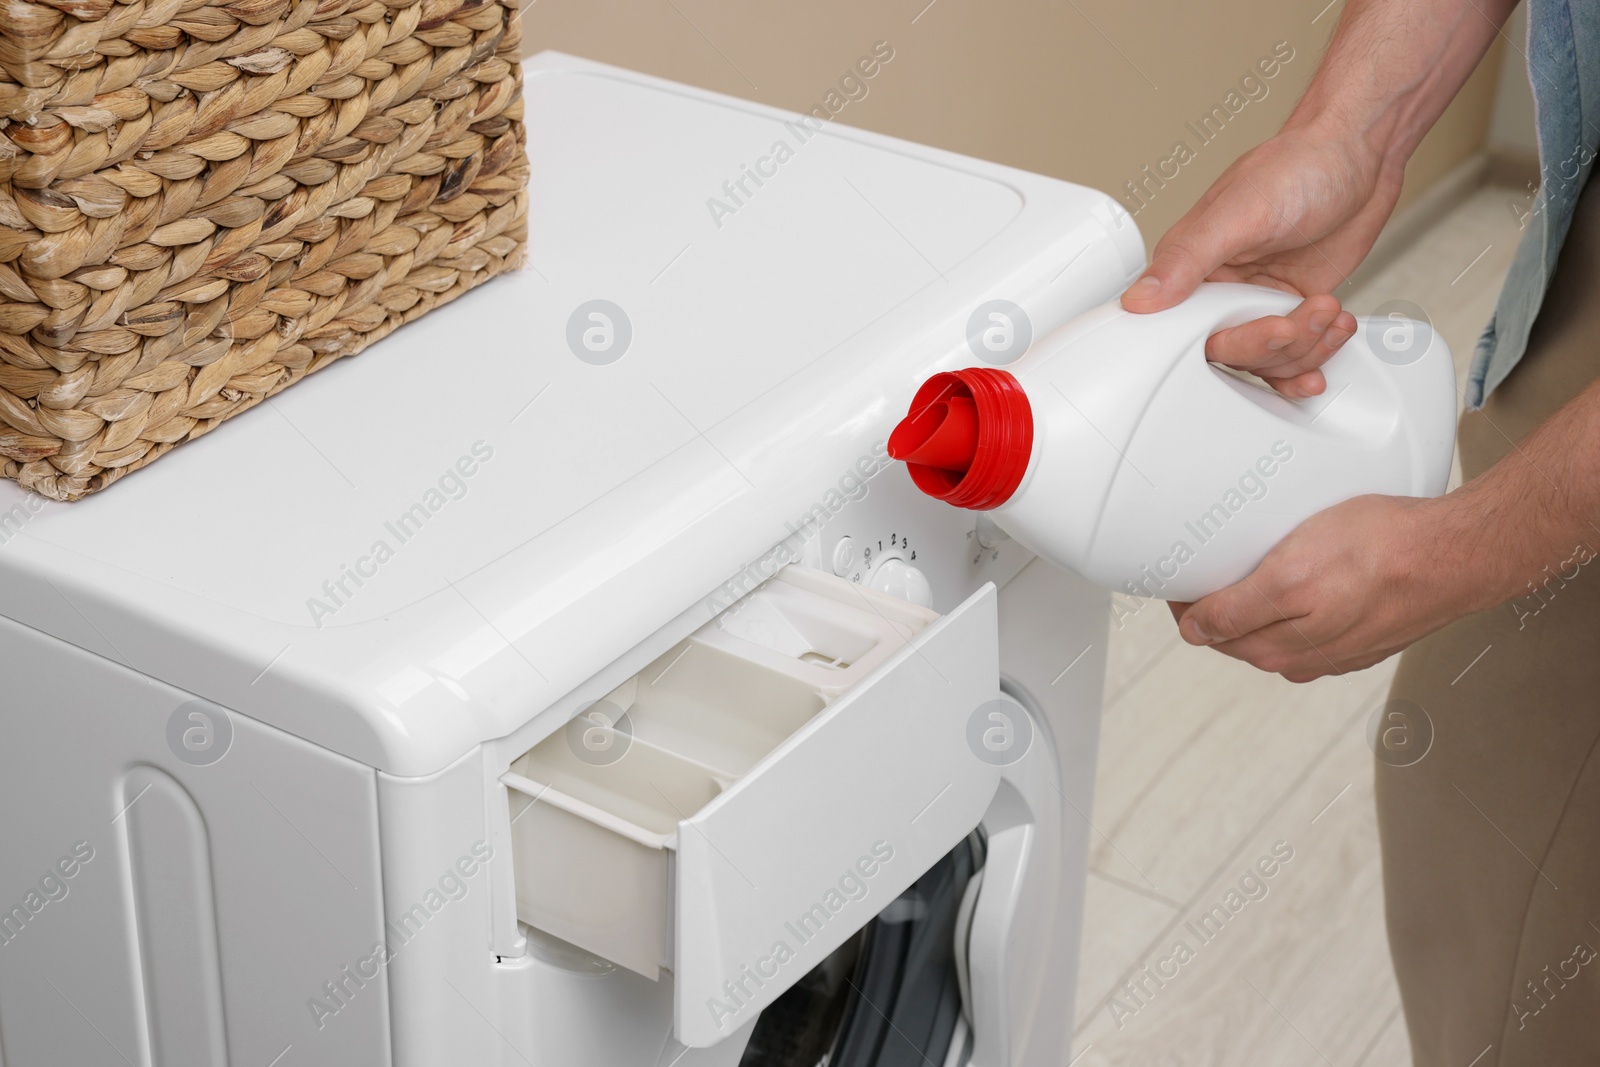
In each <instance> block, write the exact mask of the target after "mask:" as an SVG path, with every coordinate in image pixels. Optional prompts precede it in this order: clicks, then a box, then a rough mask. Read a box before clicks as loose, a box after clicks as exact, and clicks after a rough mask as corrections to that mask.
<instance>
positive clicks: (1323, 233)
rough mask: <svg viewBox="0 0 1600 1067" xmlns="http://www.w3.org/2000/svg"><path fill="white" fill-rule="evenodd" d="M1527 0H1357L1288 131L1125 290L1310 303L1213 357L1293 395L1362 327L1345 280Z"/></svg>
mask: <svg viewBox="0 0 1600 1067" xmlns="http://www.w3.org/2000/svg"><path fill="white" fill-rule="evenodd" d="M1515 2H1516V0H1346V3H1345V6H1344V12H1343V13H1342V14H1341V16H1340V18H1339V28H1338V30H1337V31H1336V32H1335V33H1334V36H1333V39H1332V40H1331V41H1330V42H1329V44H1328V49H1327V52H1326V53H1325V54H1324V55H1323V58H1322V62H1321V64H1320V65H1319V66H1318V68H1317V73H1316V76H1315V77H1313V78H1312V80H1311V85H1310V86H1309V87H1308V88H1307V89H1306V92H1305V95H1304V96H1303V97H1301V99H1300V102H1299V104H1297V105H1296V106H1295V109H1294V113H1293V114H1291V115H1290V116H1289V120H1288V122H1286V123H1285V124H1284V127H1283V130H1282V132H1280V133H1279V134H1278V135H1277V136H1276V137H1274V138H1272V139H1271V140H1270V141H1267V142H1266V143H1265V144H1263V145H1261V146H1260V147H1258V148H1256V149H1255V150H1253V151H1251V152H1249V153H1247V154H1245V155H1244V156H1241V157H1240V158H1239V159H1238V160H1237V161H1236V162H1235V163H1234V164H1233V165H1232V166H1231V167H1229V168H1228V169H1227V170H1226V171H1224V172H1223V173H1222V176H1221V177H1220V178H1218V179H1217V181H1216V183H1215V184H1213V185H1212V186H1211V188H1210V189H1209V190H1208V191H1207V192H1206V194H1205V195H1204V196H1203V197H1201V198H1200V201H1199V203H1197V204H1195V206H1194V207H1193V208H1192V209H1190V211H1189V213H1188V214H1186V215H1184V217H1183V218H1182V219H1180V220H1179V221H1178V223H1177V225H1175V226H1173V227H1172V229H1171V230H1169V231H1168V232H1167V234H1166V235H1165V236H1163V237H1162V239H1161V241H1160V243H1159V244H1157V245H1156V248H1155V255H1154V258H1153V259H1152V261H1151V264H1150V268H1149V269H1148V270H1146V271H1145V273H1144V274H1142V275H1141V276H1140V277H1139V279H1138V280H1137V281H1135V282H1134V283H1133V285H1132V286H1130V287H1129V288H1128V291H1127V292H1126V293H1124V294H1123V295H1122V306H1123V307H1124V308H1126V309H1127V310H1129V311H1132V312H1136V313H1140V314H1144V313H1148V312H1152V311H1161V310H1163V309H1165V308H1169V307H1171V306H1173V305H1174V304H1177V303H1178V302H1180V301H1182V300H1183V299H1184V298H1186V297H1187V296H1188V295H1189V294H1190V293H1192V292H1194V289H1195V286H1196V285H1198V284H1199V283H1200V282H1202V281H1205V280H1207V279H1210V280H1212V281H1231V282H1254V283H1256V284H1258V285H1269V286H1272V287H1274V288H1278V289H1283V290H1286V291H1288V292H1291V293H1294V294H1295V295H1297V296H1303V297H1305V298H1306V299H1305V301H1304V302H1303V303H1302V304H1301V305H1300V306H1299V307H1298V308H1296V309H1295V310H1294V311H1292V312H1290V313H1289V314H1288V315H1283V316H1273V317H1270V318H1265V319H1258V320H1256V321H1255V322H1249V323H1245V324H1244V325H1242V326H1237V327H1234V328H1233V329H1229V330H1223V331H1221V332H1219V333H1217V334H1216V335H1215V336H1213V337H1212V338H1211V339H1210V340H1209V341H1208V342H1207V343H1206V357H1207V358H1208V359H1210V360H1212V361H1213V362H1215V363H1222V364H1226V365H1227V366H1230V367H1237V368H1239V369H1240V370H1247V371H1250V372H1252V373H1254V374H1256V375H1259V376H1260V377H1261V378H1262V379H1264V380H1265V381H1266V382H1267V383H1268V384H1269V385H1271V386H1272V387H1273V388H1274V389H1276V390H1278V392H1280V393H1282V394H1284V395H1285V396H1290V397H1306V396H1313V395H1315V394H1317V393H1320V392H1322V391H1323V390H1324V389H1325V388H1327V382H1326V381H1325V380H1324V378H1323V376H1322V372H1321V371H1319V370H1318V369H1317V368H1318V367H1320V366H1321V365H1322V364H1323V363H1325V362H1327V360H1328V358H1329V357H1330V356H1332V355H1333V353H1334V352H1336V351H1337V350H1338V349H1339V347H1340V346H1341V345H1342V344H1344V342H1345V341H1347V340H1349V338H1350V336H1351V335H1352V334H1353V333H1355V330H1356V322H1355V318H1354V317H1353V316H1351V315H1350V314H1349V313H1347V312H1345V311H1343V310H1341V308H1340V306H1339V301H1338V299H1336V298H1335V297H1334V296H1333V290H1334V288H1335V287H1336V286H1338V285H1339V284H1340V283H1341V282H1343V281H1344V280H1345V279H1346V278H1347V277H1348V276H1349V274H1350V272H1351V271H1352V270H1354V269H1355V268H1356V266H1357V265H1358V264H1359V263H1360V262H1361V261H1362V260H1363V259H1365V258H1366V255H1367V253H1368V252H1370V251H1371V250H1372V244H1373V242H1374V241H1375V240H1377V237H1378V233H1379V231H1380V230H1382V229H1383V224H1384V223H1385V222H1386V221H1387V220H1388V218H1389V214H1390V213H1391V212H1392V211H1393V210H1394V205H1395V201H1396V200H1397V199H1398V197H1399V195H1400V185H1401V179H1402V177H1403V176H1404V172H1405V164H1406V161H1407V160H1408V159H1410V158H1411V153H1412V152H1413V151H1415V149H1416V147H1417V144H1418V142H1420V141H1421V140H1422V136H1423V134H1425V133H1427V131H1428V128H1429V127H1430V126H1432V125H1433V124H1434V122H1435V121H1436V120H1437V119H1438V118H1439V116H1440V114H1442V113H1443V111H1444V109H1445V106H1446V105H1448V104H1449V103H1450V100H1451V99H1452V98H1453V97H1454V96H1455V94H1456V92H1457V91H1458V90H1459V89H1460V88H1461V86H1462V84H1463V83H1465V82H1466V80H1467V77H1468V75H1470V74H1471V73H1472V71H1473V68H1474V67H1476V66H1477V64H1478V60H1479V59H1481V58H1482V57H1483V54H1484V52H1485V51H1487V50H1488V47H1489V45H1490V44H1491V43H1492V42H1493V41H1494V39H1495V35H1496V34H1497V33H1498V32H1499V28H1500V24H1501V23H1503V22H1504V21H1505V20H1506V17H1507V16H1508V15H1509V14H1510V13H1511V9H1512V7H1514V6H1515Z"/></svg>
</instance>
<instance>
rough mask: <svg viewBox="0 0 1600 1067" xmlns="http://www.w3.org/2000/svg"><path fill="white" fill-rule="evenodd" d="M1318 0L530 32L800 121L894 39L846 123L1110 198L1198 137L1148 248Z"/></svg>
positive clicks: (556, 10)
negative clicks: (1207, 130) (1205, 120)
mask: <svg viewBox="0 0 1600 1067" xmlns="http://www.w3.org/2000/svg"><path fill="white" fill-rule="evenodd" d="M1324 2H1325V0H1295V2H1291V3H1284V2H1282V0H1221V2H1217V3H1195V2H1186V0H1145V2H1144V3H1139V4H1128V3H1119V2H1116V0H934V3H933V4H932V5H931V6H927V7H924V5H925V4H926V3H927V0H811V2H808V3H795V2H792V0H536V2H534V3H531V4H530V5H529V6H528V7H527V8H526V9H525V14H524V20H525V22H524V35H525V38H526V40H527V47H528V50H529V51H530V52H532V51H538V50H540V49H543V48H555V49H559V50H561V51H564V52H570V53H573V54H576V55H581V56H586V57H589V58H591V59H597V60H601V61H603V62H607V63H614V64H617V65H619V66H623V67H630V68H633V69H635V70H641V71H645V72H648V73H651V74H656V75H660V76H662V77H665V78H672V79H674V80H677V81H682V82H688V83H690V84H693V85H699V86H703V87H705V88H708V89H714V90H717V91H719V92H724V93H729V94H732V95H735V96H741V97H747V98H750V99H754V100H759V101H762V102H763V103H768V104H775V105H777V106H779V107H784V108H791V109H794V110H800V111H806V110H810V109H811V108H812V107H814V106H816V105H818V104H821V103H822V102H823V101H824V98H825V97H826V95H827V94H828V92H829V91H830V90H833V89H836V88H837V84H838V81H839V79H840V78H841V76H843V75H844V74H846V73H847V72H848V71H849V70H850V69H851V67H852V66H853V65H854V64H855V63H856V62H857V60H858V59H860V58H861V57H863V56H866V55H868V54H869V53H870V52H871V51H872V48H873V45H874V44H875V43H876V42H878V41H886V42H888V45H889V46H890V47H892V48H893V51H894V57H893V59H891V60H890V61H889V62H888V63H887V64H884V65H883V66H882V68H881V69H880V70H879V71H878V72H877V74H876V76H875V77H873V78H872V79H871V80H870V81H868V82H867V83H866V88H867V95H866V96H865V97H863V98H861V99H859V100H856V101H852V102H849V103H847V104H846V105H845V106H844V108H843V110H842V111H840V112H839V114H838V121H840V122H845V123H849V124H851V125H855V126H861V127H864V128H867V129H872V130H878V131H881V132H883V133H889V134H893V135H895V136H897V137H904V138H908V139H910V140H913V141H921V142H924V143H927V144H932V145H937V146H939V147H942V148H948V149H953V150H955V151H957V152H963V153H967V154H969V155H974V156H980V157H983V158H985V159H992V160H997V161H999V162H1002V163H1008V164H1011V165H1012V166H1017V167H1022V168H1025V169H1027V170H1032V171H1038V172H1041V173H1044V174H1050V175H1054V176H1056V177H1060V178H1066V179H1069V180H1071V181H1075V182H1081V183H1083V184H1085V185H1091V186H1095V187H1097V188H1100V189H1104V190H1106V191H1108V192H1112V193H1115V194H1121V193H1122V192H1123V189H1124V186H1123V183H1124V182H1127V181H1133V180H1138V179H1141V178H1142V174H1141V168H1142V167H1143V166H1145V165H1149V166H1151V167H1152V168H1154V167H1155V166H1156V165H1157V164H1158V162H1159V161H1160V160H1162V159H1164V158H1169V157H1171V156H1172V155H1173V150H1174V146H1175V144H1176V143H1177V142H1178V141H1180V140H1181V141H1184V142H1186V143H1187V145H1188V146H1189V149H1190V151H1191V152H1192V153H1193V156H1192V158H1191V159H1189V160H1188V161H1187V162H1184V163H1182V164H1181V165H1179V166H1178V167H1177V175H1176V177H1174V178H1172V179H1171V180H1168V181H1167V182H1166V185H1165V187H1164V188H1159V189H1158V188H1157V187H1156V186H1155V184H1154V183H1153V182H1150V183H1147V185H1146V188H1147V189H1148V190H1151V192H1150V193H1149V194H1147V199H1148V204H1147V206H1146V207H1144V208H1143V209H1142V210H1141V211H1140V213H1139V216H1138V221H1139V225H1140V228H1141V229H1142V230H1143V232H1144V235H1145V240H1146V242H1147V243H1153V242H1154V241H1155V239H1156V238H1157V237H1159V236H1160V234H1161V232H1162V231H1163V230H1164V229H1165V228H1166V227H1167V226H1168V225H1170V224H1171V223H1172V222H1173V221H1174V220H1176V219H1177V218H1178V217H1179V216H1180V215H1182V213H1183V212H1184V211H1185V210H1186V209H1187V208H1188V206H1189V205H1190V204H1191V203H1193V202H1194V200H1195V199H1196V198H1197V197H1199V195H1200V194H1201V193H1202V192H1203V191H1204V190H1205V188H1206V186H1207V184H1209V182H1210V181H1211V180H1212V179H1213V178H1215V177H1216V175H1217V174H1219V173H1220V172H1221V171H1222V170H1223V168H1224V167H1226V166H1227V165H1228V163H1229V162H1231V161H1232V160H1233V159H1234V158H1235V157H1236V156H1238V155H1239V154H1240V153H1241V152H1243V151H1244V150H1245V149H1247V148H1249V147H1250V146H1251V145H1253V144H1255V143H1256V142H1258V141H1260V140H1262V139H1263V138H1265V137H1267V136H1269V135H1270V134H1271V133H1272V132H1273V131H1274V130H1275V129H1276V128H1277V127H1278V125H1279V124H1280V123H1281V122H1282V121H1283V119H1284V117H1285V116H1286V115H1287V114H1288V111H1289V109H1290V107H1291V106H1292V105H1293V102H1294V100H1295V98H1296V97H1297V96H1298V94H1299V93H1300V91H1301V90H1302V89H1303V88H1304V86H1305V84H1306V82H1307V81H1308V80H1309V78H1310V76H1311V73H1312V71H1313V69H1314V68H1315V65H1316V62H1317V57H1318V56H1319V55H1320V53H1321V51H1322V48H1323V46H1324V44H1325V43H1326V39H1327V35H1328V34H1329V32H1330V31H1331V30H1332V27H1333V23H1334V22H1335V20H1336V19H1337V17H1338V13H1339V11H1338V6H1337V4H1335V6H1333V7H1332V8H1330V9H1329V10H1327V11H1326V12H1325V13H1323V14H1322V15H1321V16H1320V17H1317V16H1318V12H1319V10H1321V9H1322V4H1323V3H1324ZM1280 42H1283V43H1284V44H1283V45H1282V46H1280ZM1275 47H1277V48H1279V54H1280V55H1284V54H1288V53H1289V51H1290V50H1292V54H1293V58H1291V59H1290V60H1289V61H1288V62H1287V63H1283V64H1281V65H1280V66H1279V68H1278V70H1277V71H1276V74H1275V76H1274V77H1273V78H1271V79H1270V80H1263V81H1261V82H1259V83H1255V84H1253V85H1251V86H1247V88H1249V89H1250V93H1251V94H1253V95H1255V96H1257V97H1260V99H1256V100H1248V101H1247V102H1246V103H1244V105H1243V107H1242V108H1239V110H1238V113H1237V114H1236V115H1234V116H1232V118H1231V119H1230V120H1229V121H1228V122H1227V124H1226V125H1224V126H1222V128H1221V129H1220V131H1218V132H1216V133H1215V134H1214V136H1212V139H1211V140H1210V142H1209V143H1205V144H1202V143H1201V141H1200V138H1199V137H1197V136H1196V135H1195V133H1194V132H1193V131H1192V130H1190V129H1189V128H1188V126H1186V123H1190V122H1194V123H1196V124H1198V120H1199V118H1200V117H1201V116H1202V115H1203V114H1205V113H1206V112H1208V111H1209V110H1210V109H1211V107H1212V105H1216V104H1224V105H1225V104H1226V103H1228V101H1227V100H1226V99H1225V98H1226V96H1227V94H1228V93H1229V91H1230V90H1235V91H1237V90H1238V88H1239V82H1240V80H1241V79H1242V78H1244V76H1245V75H1247V74H1250V73H1252V71H1253V68H1254V67H1255V66H1256V64H1257V63H1258V61H1260V60H1262V59H1266V58H1270V57H1272V55H1273V52H1274V49H1275ZM1499 65H1500V64H1499V51H1498V49H1497V50H1496V51H1495V52H1492V53H1491V54H1490V56H1489V58H1488V59H1487V60H1486V61H1485V63H1484V64H1483V68H1482V69H1480V70H1479V71H1478V73H1477V74H1476V75H1475V76H1474V78H1473V80H1472V82H1470V83H1469V85H1468V88H1467V90H1466V91H1465V92H1464V93H1463V94H1462V96H1461V97H1460V98H1459V99H1458V100H1457V102H1456V104H1455V105H1454V106H1453V107H1452V108H1451V110H1450V111H1449V112H1447V114H1446V115H1445V117H1444V119H1442V120H1441V121H1440V123H1439V125H1438V127H1436V128H1435V130H1434V131H1433V133H1432V134H1430V136H1429V137H1428V139H1427V140H1426V141H1425V142H1424V144H1423V146H1422V148H1421V149H1420V150H1419V152H1418V154H1417V156H1416V157H1415V159H1414V160H1413V162H1412V166H1411V169H1410V171H1409V174H1408V188H1407V193H1406V197H1407V199H1408V200H1409V199H1410V198H1413V197H1415V196H1416V195H1417V194H1418V193H1419V192H1420V191H1421V190H1422V189H1423V188H1425V187H1426V186H1427V185H1429V184H1431V183H1432V182H1434V181H1436V180H1437V179H1438V178H1440V177H1441V176H1443V175H1444V174H1445V173H1447V172H1448V171H1449V170H1450V169H1451V168H1452V167H1454V166H1455V165H1456V164H1458V163H1460V162H1462V161H1463V160H1465V159H1466V158H1468V157H1469V156H1471V155H1472V154H1473V153H1475V152H1477V151H1478V150H1479V149H1480V148H1481V147H1482V145H1483V142H1484V136H1485V131H1486V130H1487V127H1488V123H1489V118H1490V113H1491V110H1492V105H1493V100H1494V95H1495V88H1496V80H1497V77H1498V74H1499ZM1263 89H1264V90H1265V94H1266V95H1265V96H1262V95H1261V94H1262V91H1263ZM1246 97H1247V94H1246V93H1244V92H1240V93H1239V96H1238V98H1236V100H1235V101H1233V103H1234V104H1235V106H1237V105H1238V100H1240V99H1246ZM1166 169H1167V172H1168V173H1171V172H1172V169H1173V165H1172V164H1168V165H1167V168H1166ZM1132 206H1134V205H1133V203H1132V202H1130V209H1131V207H1132Z"/></svg>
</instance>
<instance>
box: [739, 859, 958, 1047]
mask: <svg viewBox="0 0 1600 1067" xmlns="http://www.w3.org/2000/svg"><path fill="white" fill-rule="evenodd" d="M983 852H984V846H983V838H982V835H981V833H978V832H974V833H973V834H972V835H971V836H970V837H968V838H967V839H966V840H964V841H962V842H961V844H959V845H957V846H956V848H955V849H953V850H952V851H951V852H950V853H949V854H947V855H946V856H945V857H944V858H943V859H941V860H940V861H939V862H938V863H936V864H935V865H934V866H933V868H932V869H930V870H929V871H928V872H927V873H926V874H924V875H923V876H922V877H921V878H920V879H918V880H917V882H916V883H915V884H914V885H912V887H911V888H910V889H908V890H906V891H905V892H904V893H903V894H901V895H900V896H899V897H898V898H897V899H895V900H894V901H893V902H892V903H891V904H890V905H889V906H888V907H887V908H885V909H884V910H883V911H882V912H881V913H879V915H878V917H877V918H876V919H874V920H873V921H872V922H871V923H869V924H868V925H867V926H866V927H865V928H864V929H863V930H862V931H861V933H860V934H858V935H857V936H856V937H855V938H852V939H851V940H850V941H849V942H847V943H846V944H845V945H843V946H842V947H841V948H839V949H838V950H837V951H836V952H835V953H834V954H833V955H832V956H830V957H828V959H826V960H825V961H823V963H822V964H821V965H819V966H818V967H816V968H815V969H813V970H812V971H811V972H810V973H809V974H807V975H806V977H805V978H804V979H802V980H801V982H800V983H799V984H797V985H796V986H795V987H794V988H793V989H791V990H789V992H787V993H786V994H784V995H783V996H782V997H780V998H779V999H778V1001H777V1002H776V1003H774V1004H773V1005H772V1006H771V1007H770V1008H768V1009H767V1010H766V1011H764V1012H762V1014H761V1018H760V1019H759V1021H758V1022H757V1023H756V1028H755V1031H754V1032H753V1033H752V1035H751V1037H750V1043H749V1044H748V1045H747V1046H746V1048H745V1053H744V1058H743V1059H742V1060H741V1061H740V1067H925V1065H927V1064H935V1065H938V1067H944V1065H946V1064H949V1065H952V1067H955V1065H959V1064H962V1063H965V1062H966V1053H967V1052H968V1051H969V1046H970V1042H969V1041H968V1039H967V1033H968V1028H967V1023H966V1019H965V1010H964V1006H963V990H964V986H965V980H964V975H963V971H962V964H963V963H964V960H963V959H962V955H963V954H962V953H960V952H959V951H958V948H957V946H958V943H959V942H960V940H961V938H960V934H961V933H962V920H963V918H964V916H966V917H970V910H971V903H972V897H973V894H972V892H971V890H972V889H973V887H974V885H975V879H976V877H977V875H978V873H979V872H980V871H981V870H982V867H983Z"/></svg>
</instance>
